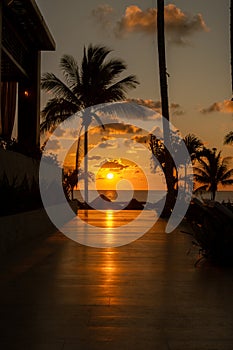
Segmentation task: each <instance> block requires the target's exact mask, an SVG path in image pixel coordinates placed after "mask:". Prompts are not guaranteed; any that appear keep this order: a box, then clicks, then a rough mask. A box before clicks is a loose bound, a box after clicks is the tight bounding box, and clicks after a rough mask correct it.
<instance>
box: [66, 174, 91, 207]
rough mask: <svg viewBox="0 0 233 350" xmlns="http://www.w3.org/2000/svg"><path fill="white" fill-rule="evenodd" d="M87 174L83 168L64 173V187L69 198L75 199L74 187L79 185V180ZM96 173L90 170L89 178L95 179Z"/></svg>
mask: <svg viewBox="0 0 233 350" xmlns="http://www.w3.org/2000/svg"><path fill="white" fill-rule="evenodd" d="M84 177H85V175H84V172H83V170H82V169H79V170H78V171H77V170H76V169H74V170H71V171H68V172H66V173H63V189H64V193H65V196H66V198H67V199H68V200H72V201H73V200H74V189H75V187H76V186H77V185H78V181H80V180H81V179H84ZM93 179H94V174H93V173H91V172H88V180H89V181H93Z"/></svg>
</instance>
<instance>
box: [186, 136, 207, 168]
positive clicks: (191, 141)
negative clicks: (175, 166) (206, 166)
mask: <svg viewBox="0 0 233 350" xmlns="http://www.w3.org/2000/svg"><path fill="white" fill-rule="evenodd" d="M183 141H184V143H185V146H186V148H187V150H188V152H189V155H190V158H191V161H192V163H194V162H195V160H196V159H197V158H198V156H199V153H200V152H201V151H202V150H203V142H202V141H201V140H200V139H199V138H198V137H197V136H195V135H194V134H188V135H186V136H185V137H184V138H183Z"/></svg>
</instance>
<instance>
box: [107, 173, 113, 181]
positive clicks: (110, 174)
mask: <svg viewBox="0 0 233 350" xmlns="http://www.w3.org/2000/svg"><path fill="white" fill-rule="evenodd" d="M106 177H107V179H108V180H112V179H113V178H114V175H113V173H108V174H107V175H106Z"/></svg>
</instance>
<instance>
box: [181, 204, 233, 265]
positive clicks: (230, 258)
mask: <svg viewBox="0 0 233 350" xmlns="http://www.w3.org/2000/svg"><path fill="white" fill-rule="evenodd" d="M186 217H187V219H188V221H189V222H190V223H191V226H192V229H193V232H192V236H193V237H194V244H196V245H197V246H199V248H200V253H201V255H202V257H205V258H207V259H210V260H211V261H214V262H216V263H220V264H233V213H232V212H231V211H230V210H229V209H228V208H226V207H225V206H224V205H222V204H220V203H218V202H207V203H202V202H200V201H199V200H196V199H194V200H193V201H192V202H191V205H190V207H189V210H188V212H187V215H186Z"/></svg>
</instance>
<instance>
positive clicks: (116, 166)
mask: <svg viewBox="0 0 233 350" xmlns="http://www.w3.org/2000/svg"><path fill="white" fill-rule="evenodd" d="M99 167H101V168H104V169H112V170H123V169H126V168H128V167H129V166H128V165H126V164H123V163H122V162H121V160H118V159H113V160H111V161H110V160H104V161H103V162H102V163H101V164H100V165H99Z"/></svg>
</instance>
